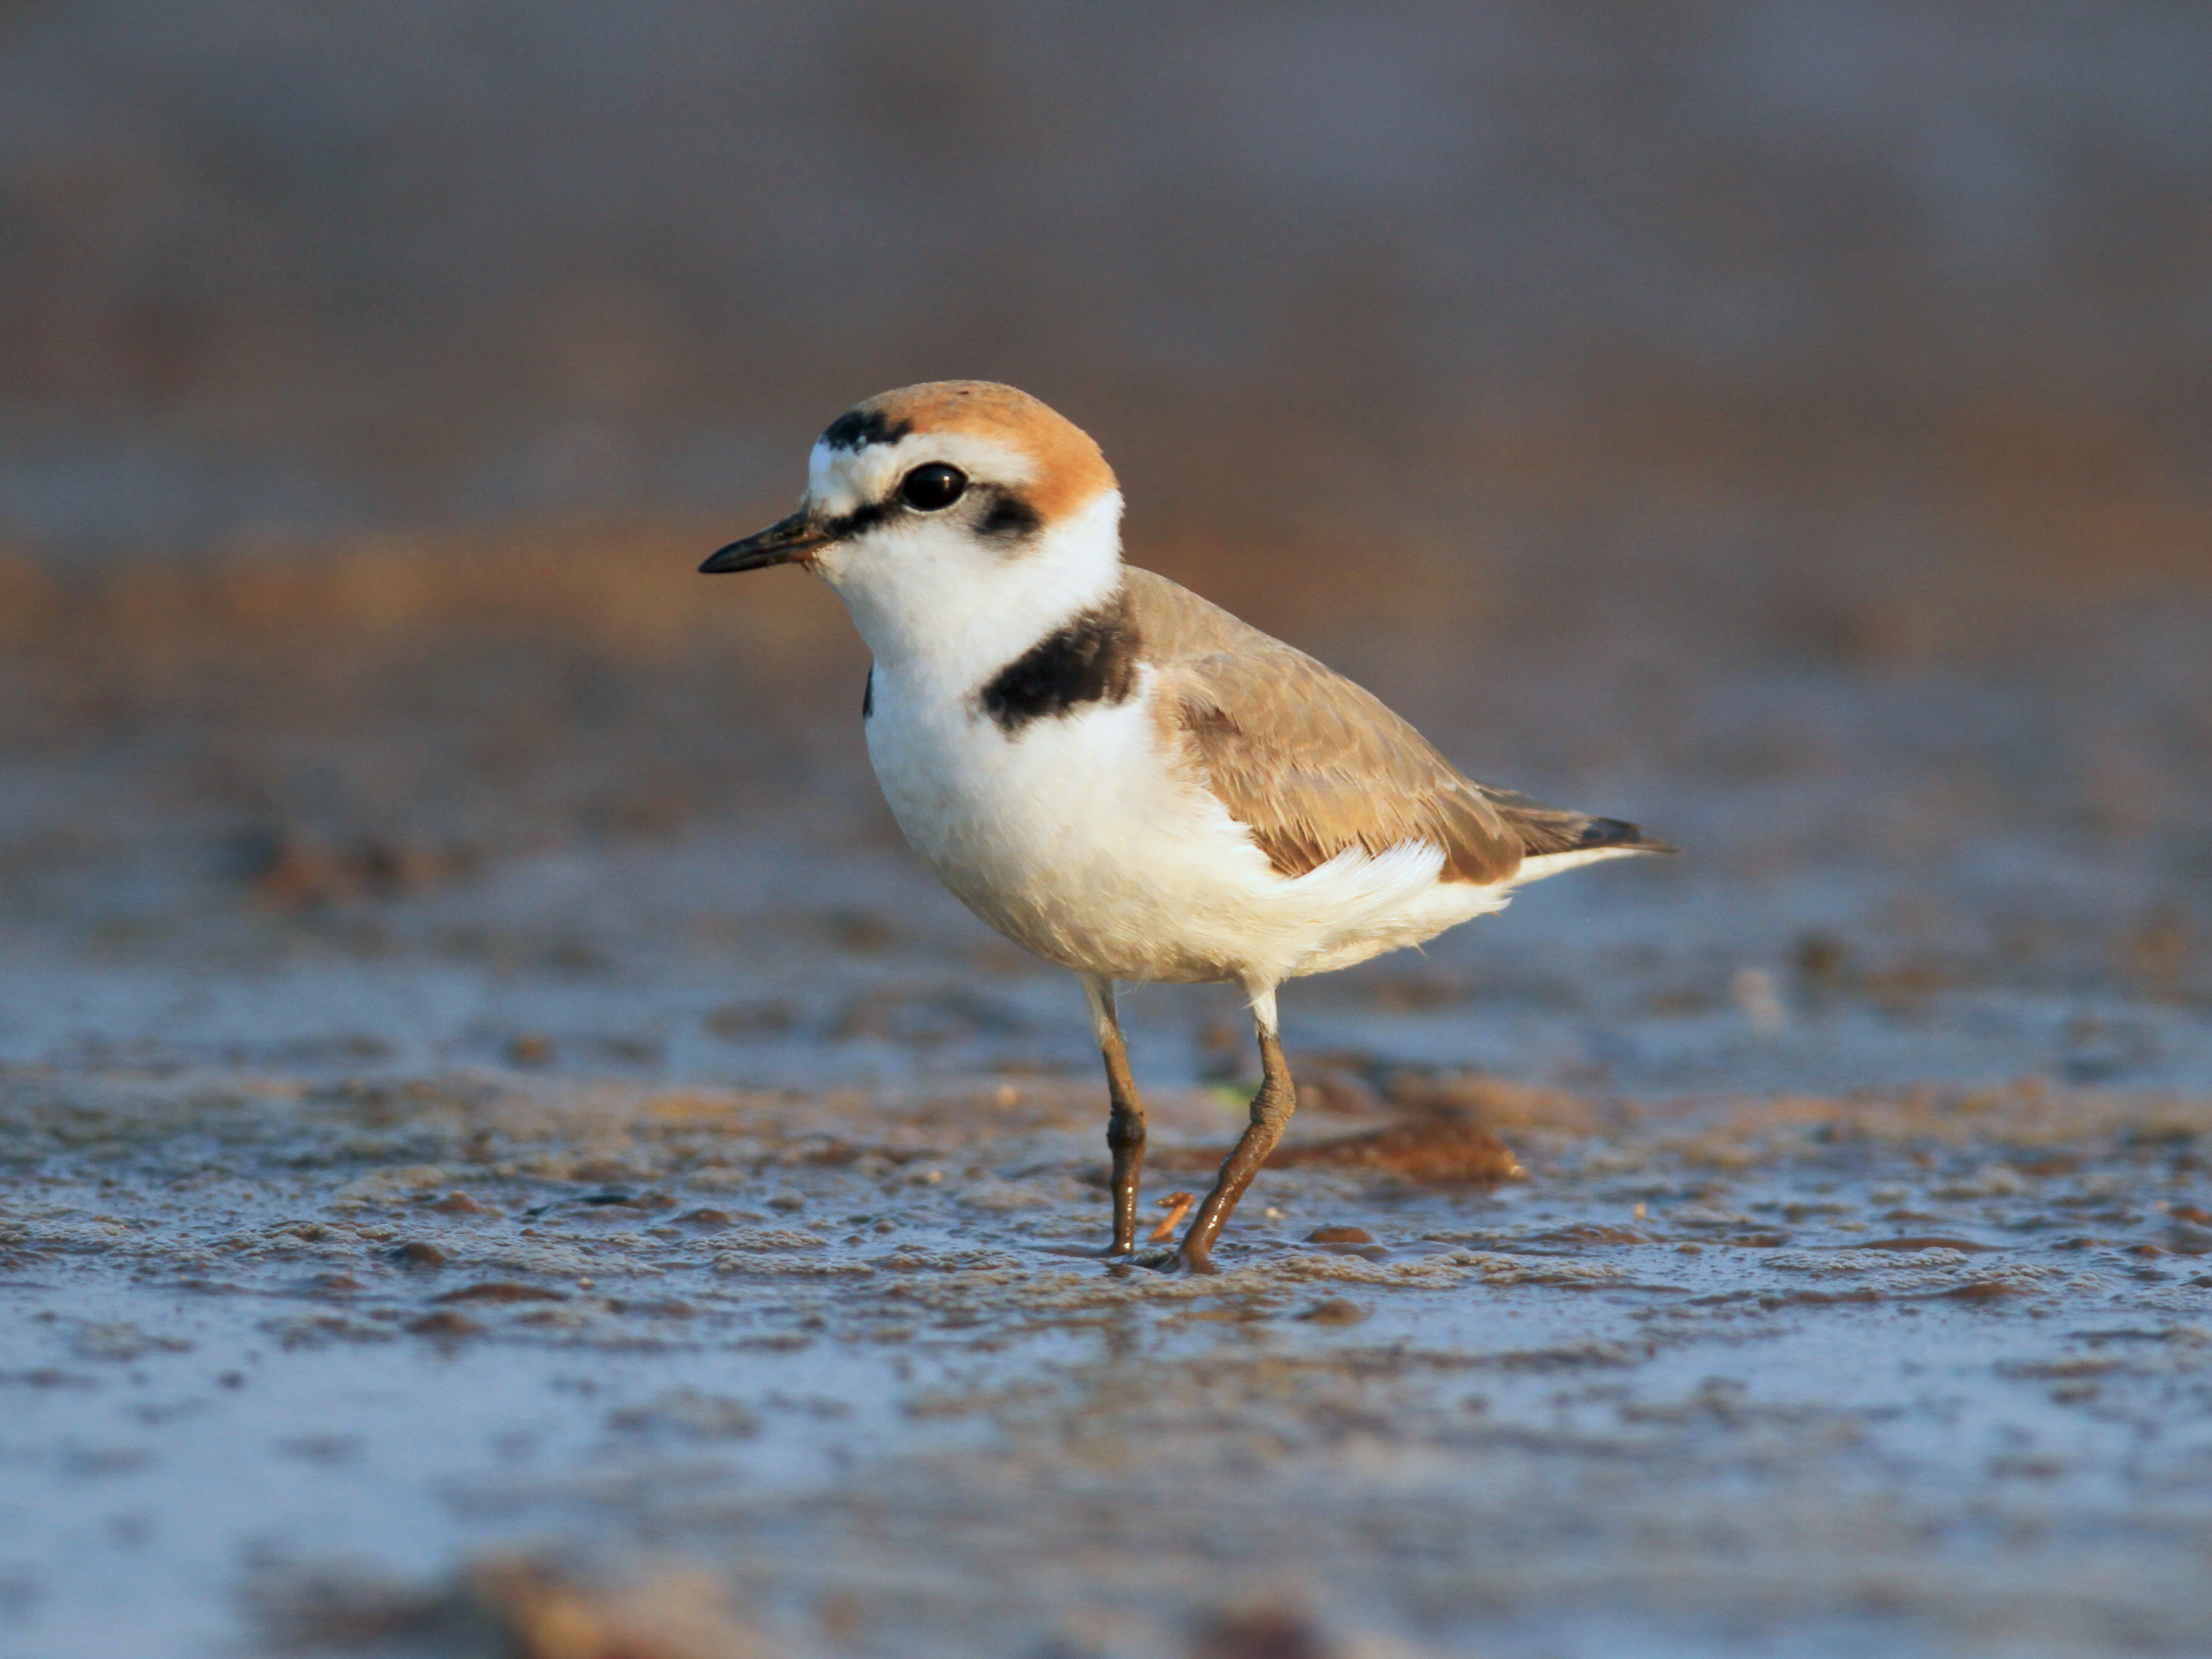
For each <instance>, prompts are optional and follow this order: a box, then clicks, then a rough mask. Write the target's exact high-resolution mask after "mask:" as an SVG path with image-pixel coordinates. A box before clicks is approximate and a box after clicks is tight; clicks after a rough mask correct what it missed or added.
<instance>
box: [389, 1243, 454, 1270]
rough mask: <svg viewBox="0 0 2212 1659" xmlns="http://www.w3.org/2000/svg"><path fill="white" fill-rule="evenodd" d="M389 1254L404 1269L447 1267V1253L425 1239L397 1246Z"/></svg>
mask: <svg viewBox="0 0 2212 1659" xmlns="http://www.w3.org/2000/svg"><path fill="white" fill-rule="evenodd" d="M387 1254H388V1255H390V1256H391V1258H392V1261H394V1262H396V1263H397V1264H398V1266H400V1267H444V1266H445V1265H446V1253H445V1252H444V1251H443V1250H441V1249H439V1248H438V1247H437V1246H436V1245H435V1244H433V1243H430V1242H429V1241H428V1239H424V1238H410V1239H409V1240H407V1241H406V1243H403V1244H395V1245H393V1246H392V1249H391V1250H390V1251H389V1252H388V1253H387Z"/></svg>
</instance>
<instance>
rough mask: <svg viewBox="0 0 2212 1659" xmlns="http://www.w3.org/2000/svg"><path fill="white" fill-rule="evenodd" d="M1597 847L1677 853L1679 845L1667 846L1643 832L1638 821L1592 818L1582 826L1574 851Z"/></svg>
mask: <svg viewBox="0 0 2212 1659" xmlns="http://www.w3.org/2000/svg"><path fill="white" fill-rule="evenodd" d="M1599 847H1618V848H1620V850H1621V851H1622V852H1624V853H1679V852H1680V851H1681V850H1682V849H1681V848H1679V847H1669V846H1668V844H1667V843H1666V842H1663V841H1657V840H1655V839H1654V838H1652V837H1651V836H1647V835H1645V834H1644V826H1643V825H1642V824H1640V823H1628V822H1627V821H1626V820H1625V819H1622V818H1592V819H1590V820H1589V823H1585V824H1584V825H1583V833H1582V836H1581V837H1580V838H1579V839H1578V840H1577V842H1575V851H1577V852H1578V853H1579V852H1583V851H1585V850H1588V849H1590V848H1599Z"/></svg>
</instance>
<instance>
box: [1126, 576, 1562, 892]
mask: <svg viewBox="0 0 2212 1659" xmlns="http://www.w3.org/2000/svg"><path fill="white" fill-rule="evenodd" d="M1127 596H1128V599H1129V603H1130V606H1131V611H1132V613H1133V614H1132V620H1133V622H1134V623H1135V625H1136V628H1137V630H1138V633H1139V637H1140V638H1141V640H1142V641H1143V650H1144V653H1145V655H1146V656H1147V657H1148V658H1150V659H1152V661H1153V662H1154V663H1156V664H1157V665H1158V669H1159V672H1160V676H1161V684H1160V702H1159V708H1160V714H1161V718H1162V720H1163V721H1164V722H1166V723H1167V724H1169V725H1170V726H1171V728H1172V732H1173V734H1174V735H1176V736H1179V737H1180V738H1181V740H1182V744H1183V747H1184V750H1185V752H1186V754H1188V756H1189V757H1190V758H1191V759H1192V761H1193V763H1194V764H1195V766H1196V767H1197V768H1198V769H1200V771H1201V773H1202V774H1203V775H1204V777H1205V780H1206V783H1207V784H1208V785H1209V786H1210V787H1211V788H1212V791H1213V793H1214V795H1215V796H1216V797H1217V798H1218V799H1219V800H1220V801H1221V803H1222V805H1225V806H1226V807H1227V808H1228V809H1229V811H1230V814H1231V816H1232V817H1235V818H1236V819H1237V821H1238V822H1239V823H1243V824H1244V825H1245V826H1246V827H1248V828H1249V829H1250V830H1251V832H1252V839H1253V840H1254V841H1255V842H1258V843H1259V846H1260V848H1261V851H1262V852H1264V853H1266V854H1267V860H1268V862H1269V863H1271V864H1272V865H1273V866H1274V867H1275V868H1276V869H1277V870H1278V871H1279V872H1282V873H1283V874H1284V875H1285V876H1302V875H1304V874H1305V872H1307V871H1309V870H1312V869H1314V868H1316V866H1320V865H1322V864H1326V863H1327V862H1328V860H1330V859H1332V858H1334V857H1335V856H1336V855H1337V854H1339V853H1341V852H1343V851H1344V850H1345V849H1346V848H1352V847H1358V848H1364V850H1365V851H1367V852H1369V853H1380V852H1383V850H1384V849H1385V848H1391V847H1395V846H1398V845H1400V844H1401V843H1403V842H1409V841H1421V842H1428V843H1429V844H1431V846H1436V847H1441V848H1443V854H1444V867H1443V879H1444V880H1446V881H1465V882H1476V883H1481V884H1489V883H1492V882H1498V881H1504V880H1505V879H1506V878H1509V877H1510V876H1511V875H1512V874H1513V872H1514V871H1515V870H1516V868H1518V867H1519V866H1520V863H1521V856H1522V840H1521V837H1520V836H1518V835H1517V834H1516V832H1515V830H1514V829H1513V827H1512V826H1510V824H1508V823H1506V821H1505V819H1504V817H1503V816H1502V815H1501V814H1500V812H1499V811H1498V808H1497V807H1496V806H1495V805H1492V803H1491V801H1490V800H1489V799H1487V798H1486V796H1485V795H1484V793H1483V792H1482V790H1481V789H1480V787H1478V786H1476V785H1475V784H1474V783H1472V782H1470V781H1468V779H1466V778H1464V777H1462V776H1461V775H1460V774H1459V773H1458V771H1456V770H1455V769H1454V768H1453V766H1452V765H1451V763H1449V761H1447V760H1445V759H1444V757H1443V756H1441V755H1439V754H1438V753H1437V751H1436V750H1434V749H1432V748H1431V747H1430V746H1429V744H1428V741H1427V739H1425V738H1423V737H1422V736H1421V734H1420V733H1419V732H1416V731H1415V730H1413V727H1412V726H1408V725H1407V723H1406V722H1405V721H1404V720H1401V719H1400V718H1399V717H1398V716H1397V715H1396V714H1392V713H1391V712H1390V710H1389V708H1386V707H1385V706H1384V705H1383V702H1382V701H1381V700H1380V699H1379V698H1376V697H1375V696H1372V695H1371V694H1370V693H1369V692H1367V691H1364V690H1361V689H1360V688H1359V687H1358V686H1357V685H1354V684H1352V682H1351V681H1350V680H1347V679H1346V678H1344V677H1343V676H1342V675H1340V674H1337V673H1334V672H1332V671H1330V670H1329V669H1328V668H1325V667H1323V666H1322V665H1321V664H1320V663H1317V662H1316V661H1315V660H1314V659H1312V658H1311V657H1309V656H1307V655H1306V654H1305V653H1304V652H1302V651H1297V650H1294V649H1292V648H1291V647H1289V646H1287V645H1285V644H1284V643H1283V642H1282V641H1279V640H1276V639H1273V638H1270V637H1269V636H1268V635H1265V634H1262V633H1261V632H1260V631H1259V630H1258V629H1255V628H1251V627H1248V626H1247V625H1246V624H1244V623H1241V622H1239V621H1237V618H1236V617H1232V616H1231V615H1230V614H1229V613H1228V612H1227V611H1223V610H1221V609H1219V608H1218V606H1215V605H1209V604H1207V603H1206V601H1205V600H1204V599H1200V598H1199V597H1198V596H1197V595H1196V594H1194V593H1191V592H1188V591H1187V590H1185V589H1183V588H1181V587H1178V586H1176V585H1175V584H1174V583H1173V582H1170V581H1168V580H1166V579H1164V577H1160V576H1155V575H1153V574H1152V573H1151V572H1149V571H1143V570H1135V569H1132V570H1131V571H1130V572H1129V573H1128V588H1127Z"/></svg>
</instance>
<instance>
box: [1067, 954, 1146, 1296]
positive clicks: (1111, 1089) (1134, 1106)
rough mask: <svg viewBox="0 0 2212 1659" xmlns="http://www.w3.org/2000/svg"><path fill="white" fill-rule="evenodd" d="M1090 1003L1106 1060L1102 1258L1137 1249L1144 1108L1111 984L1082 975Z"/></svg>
mask: <svg viewBox="0 0 2212 1659" xmlns="http://www.w3.org/2000/svg"><path fill="white" fill-rule="evenodd" d="M1082 977H1083V994H1084V997H1085V1000H1087V1001H1088V1002H1089V1003H1090V1004H1091V1024H1092V1026H1093V1027H1094V1028H1095V1029H1096V1030H1097V1033H1098V1052H1099V1054H1100V1055H1101V1057H1102V1058H1103V1059H1104V1060H1105V1062H1106V1095H1107V1098H1108V1099H1109V1101H1110V1102H1111V1103H1112V1104H1111V1106H1110V1108H1109V1112H1108V1115H1107V1118H1106V1150H1107V1151H1109V1152H1111V1153H1113V1155H1114V1243H1113V1245H1112V1246H1111V1248H1109V1249H1108V1250H1107V1252H1106V1254H1107V1255H1129V1254H1130V1253H1131V1252H1132V1251H1133V1250H1134V1249H1136V1248H1137V1177H1138V1176H1139V1175H1141V1174H1142V1173H1143V1172H1144V1168H1145V1106H1144V1103H1143V1102H1142V1101H1140V1100H1139V1099H1138V1098H1137V1085H1136V1082H1135V1079H1133V1078H1131V1077H1130V1075H1129V1052H1128V1050H1127V1048H1123V1047H1122V1046H1121V1019H1120V1018H1118V1017H1117V1015H1116V1014H1115V1010H1114V981H1112V980H1110V979H1099V978H1096V977H1094V976H1093V975H1090V974H1085V975H1083V976H1082Z"/></svg>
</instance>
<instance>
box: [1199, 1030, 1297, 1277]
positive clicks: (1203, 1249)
mask: <svg viewBox="0 0 2212 1659" xmlns="http://www.w3.org/2000/svg"><path fill="white" fill-rule="evenodd" d="M1252 1018H1253V1023H1254V1024H1255V1025H1256V1026H1258V1028H1259V1031H1260V1065H1261V1073H1262V1077H1261V1084H1260V1092H1259V1093H1258V1094H1256V1095H1255V1096H1253V1097H1252V1121H1251V1122H1250V1123H1249V1124H1248V1125H1246V1126H1245V1129H1244V1133H1243V1134H1242V1135H1241V1136H1239V1137H1238V1138H1237V1144H1236V1146H1233V1147H1231V1149H1230V1152H1229V1156H1228V1157H1227V1158H1224V1159H1223V1160H1222V1163H1221V1173H1220V1174H1219V1175H1218V1176H1215V1177H1214V1178H1213V1190H1212V1192H1210V1193H1208V1194H1206V1202H1205V1203H1203V1204H1201V1205H1200V1206H1198V1215H1197V1218H1195V1219H1194V1220H1193V1221H1192V1223H1191V1224H1190V1231H1188V1232H1187V1233H1185V1234H1184V1235H1183V1236H1182V1247H1181V1248H1180V1249H1177V1250H1176V1264H1177V1265H1180V1266H1181V1267H1182V1268H1183V1269H1184V1271H1186V1272H1188V1273H1212V1272H1215V1271H1216V1269H1215V1267H1214V1265H1213V1241H1214V1240H1215V1239H1217V1238H1218V1237H1220V1236H1221V1224H1222V1223H1223V1222H1225V1221H1226V1220H1228V1219H1229V1212H1231V1210H1234V1209H1235V1208H1236V1207H1237V1200H1238V1199H1240V1198H1242V1197H1243V1196H1244V1189H1245V1188H1247V1187H1249V1186H1250V1185H1251V1184H1252V1177H1253V1176H1255V1175H1257V1174H1259V1173H1260V1166H1261V1164H1265V1163H1266V1162H1267V1154H1268V1153H1270V1152H1273V1151H1274V1150H1275V1143H1276V1142H1277V1141H1279V1140H1280V1139H1282V1138H1283V1127H1284V1125H1285V1124H1287V1123H1288V1122H1289V1121H1291V1112H1292V1111H1294V1110H1295V1109H1297V1103H1298V1096H1297V1089H1296V1088H1295V1087H1293V1086H1292V1085H1291V1068H1290V1065H1289V1062H1287V1061H1286V1060H1284V1058H1283V1045H1282V1042H1281V1040H1280V1039H1279V1037H1278V1036H1276V1034H1275V993H1274V991H1273V988H1272V987H1270V988H1269V989H1267V990H1266V991H1264V992H1262V993H1261V994H1259V995H1258V996H1255V998H1253V999H1252Z"/></svg>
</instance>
